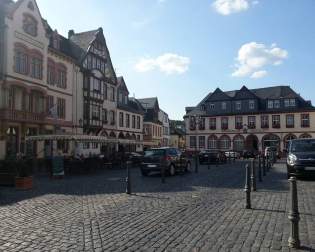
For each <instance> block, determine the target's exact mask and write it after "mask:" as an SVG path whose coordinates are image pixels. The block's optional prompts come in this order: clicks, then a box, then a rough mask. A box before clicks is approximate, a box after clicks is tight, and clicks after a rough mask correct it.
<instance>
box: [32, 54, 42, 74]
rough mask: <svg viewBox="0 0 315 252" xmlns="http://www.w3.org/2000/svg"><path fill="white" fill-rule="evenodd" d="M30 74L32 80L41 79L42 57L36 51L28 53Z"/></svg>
mask: <svg viewBox="0 0 315 252" xmlns="http://www.w3.org/2000/svg"><path fill="white" fill-rule="evenodd" d="M30 74H31V77H32V78H35V79H39V80H41V79H42V78H43V55H42V54H41V53H40V52H39V51H37V50H31V51H30Z"/></svg>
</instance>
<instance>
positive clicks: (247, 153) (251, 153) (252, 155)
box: [242, 150, 257, 159]
mask: <svg viewBox="0 0 315 252" xmlns="http://www.w3.org/2000/svg"><path fill="white" fill-rule="evenodd" d="M256 155H257V153H255V151H250V150H244V151H243V155H242V156H243V158H246V159H247V158H255V157H256Z"/></svg>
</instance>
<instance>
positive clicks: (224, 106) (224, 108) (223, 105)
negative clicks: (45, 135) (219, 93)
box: [222, 102, 226, 110]
mask: <svg viewBox="0 0 315 252" xmlns="http://www.w3.org/2000/svg"><path fill="white" fill-rule="evenodd" d="M222 110H226V102H222Z"/></svg>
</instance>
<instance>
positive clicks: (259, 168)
mask: <svg viewBox="0 0 315 252" xmlns="http://www.w3.org/2000/svg"><path fill="white" fill-rule="evenodd" d="M258 180H259V182H262V171H261V156H260V155H259V156H258Z"/></svg>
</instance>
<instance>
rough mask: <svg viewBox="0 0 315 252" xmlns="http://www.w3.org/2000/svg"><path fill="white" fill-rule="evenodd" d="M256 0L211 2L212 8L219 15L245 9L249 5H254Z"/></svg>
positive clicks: (220, 0)
mask: <svg viewBox="0 0 315 252" xmlns="http://www.w3.org/2000/svg"><path fill="white" fill-rule="evenodd" d="M258 3H259V2H258V1H257V0H215V1H214V2H213V4H212V6H213V7H214V9H215V10H216V11H217V12H218V13H220V14H221V15H224V16H227V15H230V14H232V13H237V12H241V11H246V10H247V9H248V8H249V7H250V5H251V4H252V5H256V4H258Z"/></svg>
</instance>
